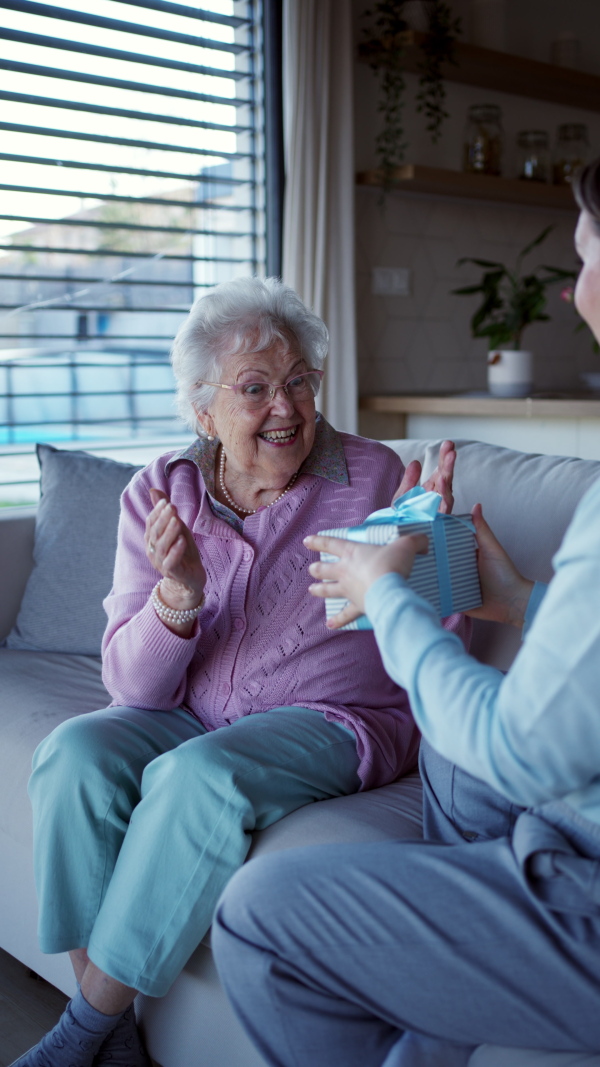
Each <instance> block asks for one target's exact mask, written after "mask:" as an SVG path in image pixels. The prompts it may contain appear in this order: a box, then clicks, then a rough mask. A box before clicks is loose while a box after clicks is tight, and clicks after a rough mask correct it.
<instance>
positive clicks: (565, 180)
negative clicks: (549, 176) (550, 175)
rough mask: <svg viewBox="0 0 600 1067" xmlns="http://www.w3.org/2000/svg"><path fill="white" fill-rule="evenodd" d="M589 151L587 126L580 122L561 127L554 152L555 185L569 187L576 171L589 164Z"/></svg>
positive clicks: (568, 123)
mask: <svg viewBox="0 0 600 1067" xmlns="http://www.w3.org/2000/svg"><path fill="white" fill-rule="evenodd" d="M589 151H590V142H589V139H588V131H587V126H585V125H584V124H583V123H580V122H567V123H565V124H564V125H563V126H559V127H558V136H557V139H556V148H555V150H554V168H553V170H554V184H555V185H569V183H570V182H571V181H572V179H573V175H574V174H575V171H576V170H579V168H580V167H583V166H585V164H586V163H587V161H588V156H589Z"/></svg>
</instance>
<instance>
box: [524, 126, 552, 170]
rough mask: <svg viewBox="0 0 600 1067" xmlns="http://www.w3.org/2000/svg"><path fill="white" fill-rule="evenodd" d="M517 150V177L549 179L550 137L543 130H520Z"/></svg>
mask: <svg viewBox="0 0 600 1067" xmlns="http://www.w3.org/2000/svg"><path fill="white" fill-rule="evenodd" d="M517 151H518V160H517V177H519V178H521V179H522V180H523V181H527V182H549V181H550V138H549V136H548V134H547V133H546V131H545V130H521V132H520V133H519V134H518V135H517Z"/></svg>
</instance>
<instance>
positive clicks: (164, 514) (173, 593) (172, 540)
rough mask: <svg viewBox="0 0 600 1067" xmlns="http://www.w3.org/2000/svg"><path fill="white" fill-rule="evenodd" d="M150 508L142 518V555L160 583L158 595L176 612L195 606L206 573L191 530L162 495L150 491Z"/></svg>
mask: <svg viewBox="0 0 600 1067" xmlns="http://www.w3.org/2000/svg"><path fill="white" fill-rule="evenodd" d="M150 499H151V500H152V503H153V505H154V507H153V509H152V511H151V512H150V514H149V515H148V518H147V519H146V532H145V534H144V544H145V546H146V555H147V556H148V559H149V560H150V562H151V564H152V566H153V567H155V568H156V570H157V571H158V572H159V573H160V574H162V576H163V578H164V581H163V583H162V585H161V590H160V595H161V599H162V600H164V602H165V604H167V606H168V607H170V608H174V609H176V610H185V609H186V608H194V607H196V606H197V605H198V604H199V603H200V601H201V600H202V594H203V591H204V586H205V583H206V571H205V570H204V567H203V566H202V560H201V559H200V553H199V552H198V546H197V545H196V542H195V541H194V538H193V536H192V533H191V530H189V529H188V527H187V526H186V525H185V523H184V522H182V520H181V519H180V518H179V515H178V514H177V508H176V507H175V505H174V504H171V502H170V501H169V498H168V497H167V495H166V493H163V492H162V491H161V490H160V489H151V490H150Z"/></svg>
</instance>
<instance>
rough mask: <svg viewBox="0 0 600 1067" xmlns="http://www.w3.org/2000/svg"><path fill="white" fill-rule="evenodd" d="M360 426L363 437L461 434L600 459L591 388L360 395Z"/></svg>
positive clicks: (596, 398) (596, 397)
mask: <svg viewBox="0 0 600 1067" xmlns="http://www.w3.org/2000/svg"><path fill="white" fill-rule="evenodd" d="M359 426H360V432H361V433H362V434H363V435H364V436H368V437H375V438H379V439H381V440H393V439H394V438H402V437H416V438H421V437H423V438H429V437H462V438H470V439H473V440H478V441H488V442H489V443H490V444H499V445H503V446H505V447H508V448H516V449H518V450H520V451H524V452H542V453H546V454H550V455H552V454H556V455H567V456H581V457H582V458H584V459H600V394H598V393H591V392H586V393H584V392H581V393H538V394H535V393H534V394H533V395H532V396H527V397H511V398H503V397H496V396H491V394H489V393H483V392H480V393H448V394H432V395H414V394H406V395H401V396H363V397H361V399H360V401H359Z"/></svg>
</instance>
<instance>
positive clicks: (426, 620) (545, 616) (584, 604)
mask: <svg viewBox="0 0 600 1067" xmlns="http://www.w3.org/2000/svg"><path fill="white" fill-rule="evenodd" d="M599 528H600V483H597V484H596V485H595V486H593V487H592V489H591V490H590V491H589V492H588V494H586V497H585V498H584V500H583V501H582V503H581V504H580V506H579V508H578V510H577V512H576V516H575V518H574V520H573V523H572V524H571V527H570V529H569V530H568V532H567V535H566V537H565V540H564V542H563V545H562V547H561V549H560V550H559V552H558V553H557V555H556V557H555V559H554V565H555V577H554V579H553V581H552V583H551V584H550V586H549V587H548V591H547V593H546V595H545V596H544V598H543V603H541V604H540V606H539V610H538V612H537V614H536V617H535V619H534V620H533V621H532V623H531V626H530V629H529V632H528V634H527V637H526V639H525V641H524V642H523V644H522V646H521V649H520V651H519V654H518V655H517V657H516V659H515V662H514V663H513V665H512V667H511V669H510V671H509V672H508V674H507V675H506V676H504V675H502V674H501V672H500V671H497V670H495V669H494V668H492V667H488V666H485V665H483V664H480V663H478V662H477V661H476V660H475V659H473V658H472V657H471V656H469V655H468V654H467V653H466V652H465V650H464V648H463V646H462V644H461V642H460V641H459V640H458V638H456V637H455V636H454V635H452V634H449V633H447V632H446V631H445V630H443V629H442V628H441V626H440V624H439V621H438V620H437V618H436V616H435V613H434V612H433V610H432V608H431V607H430V606H429V605H428V604H427V603H426V602H425V601H424V600H423V599H422V598H421V597H418V596H416V595H415V594H414V593H413V592H412V591H411V590H410V589H409V588H408V586H407V584H406V582H405V581H404V580H403V579H402V578H401V577H400V576H399V575H397V574H386V575H384V576H383V577H382V578H379V580H378V581H377V582H375V583H374V585H373V586H372V587H371V589H370V590H369V592H368V593H367V598H366V611H367V614H368V616H369V618H370V619H371V622H372V623H373V627H374V630H375V636H376V638H377V642H378V645H379V648H380V650H381V654H382V656H383V660H384V664H385V667H386V670H387V671H388V672H389V674H390V675H391V677H392V678H393V679H394V681H396V682H397V683H398V684H399V685H401V686H403V687H404V688H406V690H407V691H408V694H409V697H410V702H411V706H412V709H413V713H414V716H415V720H416V722H417V724H418V726H419V727H420V729H421V731H422V733H423V735H424V737H426V738H427V740H428V741H429V742H430V743H431V744H432V745H433V747H434V748H435V749H437V751H438V752H440V753H441V754H442V755H443V756H446V758H447V759H449V760H451V761H452V762H453V763H456V764H458V765H459V766H460V767H462V768H463V769H464V770H466V771H468V772H469V773H471V774H473V775H475V776H476V777H478V778H481V779H482V780H483V781H485V782H488V783H489V784H490V785H491V786H493V787H494V788H495V789H497V790H498V791H499V792H501V793H502V794H503V795H505V796H506V797H508V798H509V799H510V800H512V801H513V802H515V803H517V804H522V805H525V806H530V805H532V804H537V803H540V802H542V801H544V800H548V799H550V798H552V797H560V796H565V795H566V794H568V793H570V792H572V791H573V790H576V789H581V788H585V786H586V785H587V784H589V783H590V782H591V781H592V779H594V778H597V776H598V774H599V768H600V696H599V694H600V610H599V608H600V537H598V534H597V531H598V529H599Z"/></svg>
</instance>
